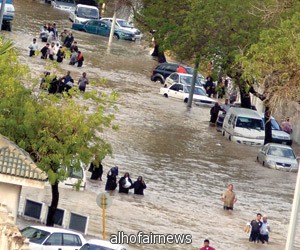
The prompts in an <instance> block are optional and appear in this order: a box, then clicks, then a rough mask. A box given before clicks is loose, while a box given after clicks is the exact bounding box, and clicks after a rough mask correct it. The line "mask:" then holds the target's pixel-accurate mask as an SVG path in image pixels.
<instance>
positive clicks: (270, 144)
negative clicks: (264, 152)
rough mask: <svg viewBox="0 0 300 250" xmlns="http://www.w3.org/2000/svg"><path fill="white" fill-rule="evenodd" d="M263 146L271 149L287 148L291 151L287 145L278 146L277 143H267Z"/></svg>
mask: <svg viewBox="0 0 300 250" xmlns="http://www.w3.org/2000/svg"><path fill="white" fill-rule="evenodd" d="M265 146H270V147H271V146H272V147H277V148H287V149H291V150H293V149H292V147H290V146H289V145H285V144H279V143H272V142H271V143H268V144H266V145H265Z"/></svg>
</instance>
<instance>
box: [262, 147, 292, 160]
mask: <svg viewBox="0 0 300 250" xmlns="http://www.w3.org/2000/svg"><path fill="white" fill-rule="evenodd" d="M267 154H268V155H272V156H277V157H284V158H289V159H295V158H296V157H295V154H294V152H293V150H291V149H289V148H279V147H270V148H269V150H268V153H267Z"/></svg>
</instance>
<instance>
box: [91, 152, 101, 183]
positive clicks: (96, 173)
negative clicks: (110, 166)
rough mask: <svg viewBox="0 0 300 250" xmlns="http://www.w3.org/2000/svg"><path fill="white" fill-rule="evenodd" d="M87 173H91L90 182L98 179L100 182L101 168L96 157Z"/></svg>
mask: <svg viewBox="0 0 300 250" xmlns="http://www.w3.org/2000/svg"><path fill="white" fill-rule="evenodd" d="M89 171H90V172H91V173H92V175H91V180H98V179H100V181H102V174H103V166H102V164H101V160H100V159H99V157H98V156H96V157H95V160H93V161H92V162H91V164H90V168H89Z"/></svg>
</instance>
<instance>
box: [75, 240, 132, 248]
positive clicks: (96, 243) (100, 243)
mask: <svg viewBox="0 0 300 250" xmlns="http://www.w3.org/2000/svg"><path fill="white" fill-rule="evenodd" d="M79 250H126V248H125V247H124V246H122V245H119V244H112V243H110V242H109V241H105V240H89V241H88V242H87V243H85V244H84V245H83V246H82V247H81V248H80V249H79Z"/></svg>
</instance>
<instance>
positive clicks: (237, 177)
mask: <svg viewBox="0 0 300 250" xmlns="http://www.w3.org/2000/svg"><path fill="white" fill-rule="evenodd" d="M14 4H15V8H16V20H15V21H14V25H13V29H12V32H11V33H8V32H4V35H5V36H6V37H9V38H11V39H12V40H13V41H14V42H15V45H16V47H17V49H18V50H19V51H20V54H21V56H20V60H21V62H22V63H26V64H27V65H28V66H29V68H30V70H31V72H32V74H33V75H34V76H37V77H38V78H39V76H40V75H41V73H42V72H43V71H44V70H45V68H47V67H48V66H47V65H45V62H44V61H42V60H41V59H40V58H29V57H28V53H29V50H28V46H29V44H30V42H31V40H32V38H33V37H37V36H38V34H39V28H40V26H42V25H43V24H44V23H48V22H56V23H57V25H58V28H59V31H62V29H63V28H70V27H71V22H70V21H69V20H68V14H67V13H66V12H63V11H59V10H54V9H52V8H51V7H50V5H48V4H44V1H33V0H15V1H14ZM73 33H74V37H75V40H76V41H77V42H78V46H79V49H80V50H81V51H82V52H83V54H84V57H85V61H84V67H83V68H82V69H78V68H76V67H72V66H70V65H68V63H67V61H64V62H63V64H62V65H59V67H60V69H56V72H59V74H61V75H62V74H65V72H66V71H67V70H70V71H71V72H72V73H71V74H72V76H73V78H74V79H75V80H76V79H78V78H79V76H80V75H81V73H82V72H83V71H86V72H87V75H88V77H89V79H90V80H92V79H97V78H105V79H107V80H108V82H107V83H106V84H104V85H101V86H100V87H95V86H88V87H87V91H89V90H91V89H97V90H98V91H103V92H110V91H111V90H116V91H117V92H118V93H119V94H120V98H119V100H118V104H117V106H118V108H119V111H118V112H117V113H116V121H115V122H114V123H115V124H118V125H119V126H120V129H119V131H117V132H112V131H106V132H105V134H104V138H106V139H107V140H108V141H109V142H111V144H112V147H113V156H112V157H107V158H106V159H105V160H104V162H103V166H104V174H103V180H104V181H103V182H92V181H90V180H88V184H87V188H86V190H85V191H84V192H75V191H72V190H68V189H61V190H60V203H59V207H61V208H67V209H68V210H70V211H74V212H78V213H80V214H84V215H86V216H89V231H88V234H89V235H90V237H91V235H92V236H97V237H101V227H102V225H101V221H102V219H101V209H100V208H99V207H98V206H97V204H96V202H95V200H96V196H97V195H98V194H99V193H100V192H103V191H104V186H105V181H106V173H107V171H108V170H109V169H110V168H111V167H113V166H115V165H117V166H119V177H121V176H123V174H124V173H125V172H129V173H130V176H131V178H132V180H136V178H137V177H138V176H139V175H142V176H143V177H144V179H145V182H146V184H147V189H146V190H145V196H144V197H138V196H135V195H132V194H130V195H120V194H118V193H117V192H115V193H113V194H112V198H113V204H112V206H111V207H110V208H109V209H108V210H107V222H106V224H107V234H108V235H110V234H112V233H114V234H115V233H117V232H118V231H124V233H126V234H137V233H138V232H139V231H143V232H144V233H150V232H152V233H155V234H191V235H192V244H191V245H169V244H166V245H130V246H129V249H165V250H168V249H172V250H174V249H185V250H190V249H197V247H198V248H199V247H200V246H201V247H202V245H203V240H204V239H205V238H208V239H210V241H211V246H212V247H214V248H216V249H218V250H225V249H234V250H252V249H270V250H283V249H284V245H285V239H286V234H287V230H288V223H289V219H290V212H291V207H292V206H291V203H292V199H293V193H294V187H295V181H296V174H295V173H284V172H280V171H275V170H272V169H267V168H263V167H262V166H260V165H259V164H258V163H256V162H255V159H256V155H257V152H258V148H257V147H249V146H244V145H239V144H235V143H233V142H230V141H228V140H226V139H225V138H224V137H222V135H221V133H219V132H217V131H216V129H215V127H211V126H209V122H208V121H209V108H207V107H193V108H192V109H191V110H187V108H186V106H185V105H184V103H182V102H179V101H176V100H172V99H166V98H163V97H162V96H160V95H159V94H158V92H159V88H160V87H161V86H160V85H157V84H155V83H153V82H151V81H150V74H151V70H152V69H153V68H154V67H155V65H156V62H155V61H153V60H152V59H151V57H150V56H149V51H148V49H145V48H146V45H147V44H146V43H143V42H136V43H134V42H127V41H117V42H115V43H114V44H113V47H112V50H111V54H108V53H107V52H106V45H107V41H108V38H104V37H100V36H94V35H90V34H86V33H83V32H73ZM41 47H42V43H41V42H40V41H39V48H41ZM294 148H295V151H296V153H297V154H298V155H300V150H299V146H295V147H294ZM88 176H89V173H88ZM228 183H233V185H234V190H235V192H236V193H237V197H238V201H237V203H236V205H235V209H234V211H233V212H227V211H223V204H222V202H221V195H222V193H223V191H224V190H225V189H226V188H227V184H228ZM131 192H132V191H131ZM25 198H31V199H33V198H35V199H38V200H40V201H42V202H45V203H46V204H50V201H51V191H50V189H49V187H46V188H45V190H34V189H28V188H27V189H26V188H24V189H23V192H22V201H24V199H25ZM258 212H260V213H262V214H267V215H268V217H269V222H270V224H271V227H272V228H273V232H272V233H271V234H270V244H269V245H262V244H253V243H252V244H250V243H249V242H248V235H247V234H246V233H244V232H243V228H244V226H245V225H246V223H247V222H248V221H250V220H252V219H254V218H255V215H256V213H258ZM299 227H300V221H298V228H299ZM294 249H298V250H299V249H300V231H299V230H298V232H297V234H296V247H295V248H294Z"/></svg>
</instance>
